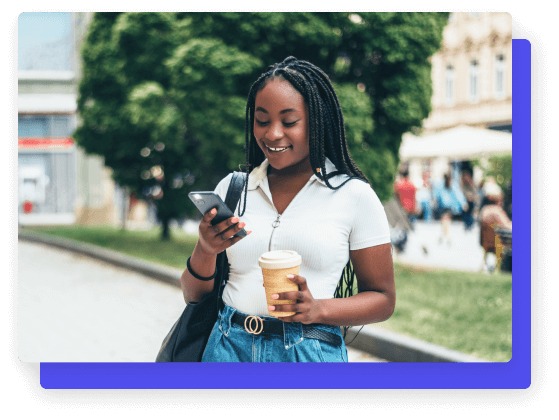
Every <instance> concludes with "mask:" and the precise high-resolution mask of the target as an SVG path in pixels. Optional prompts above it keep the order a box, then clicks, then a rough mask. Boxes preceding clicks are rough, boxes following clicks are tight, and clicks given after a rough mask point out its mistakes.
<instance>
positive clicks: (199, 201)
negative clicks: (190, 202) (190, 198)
mask: <svg viewBox="0 0 559 420" xmlns="http://www.w3.org/2000/svg"><path fill="white" fill-rule="evenodd" d="M196 204H200V205H202V204H204V200H196Z"/></svg>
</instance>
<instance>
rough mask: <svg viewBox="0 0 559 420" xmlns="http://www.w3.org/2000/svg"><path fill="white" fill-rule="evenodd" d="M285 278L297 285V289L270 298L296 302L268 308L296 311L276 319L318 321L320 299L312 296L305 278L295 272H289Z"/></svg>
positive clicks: (302, 321) (320, 308)
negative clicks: (293, 313)
mask: <svg viewBox="0 0 559 420" xmlns="http://www.w3.org/2000/svg"><path fill="white" fill-rule="evenodd" d="M291 277H293V278H291ZM287 278H288V279H290V280H291V281H292V282H293V283H296V284H298V285H299V291H297V292H283V293H278V294H275V295H272V296H271V298H272V299H273V300H291V301H295V302H296V303H293V304H291V305H274V306H268V310H270V311H276V312H296V313H295V315H291V316H282V317H278V319H281V320H282V321H285V322H301V323H303V324H314V323H320V319H321V311H322V305H321V301H320V300H317V299H315V298H313V296H312V294H311V291H310V290H309V287H308V286H307V280H306V279H305V278H304V277H302V276H298V275H296V274H290V275H288V276H287Z"/></svg>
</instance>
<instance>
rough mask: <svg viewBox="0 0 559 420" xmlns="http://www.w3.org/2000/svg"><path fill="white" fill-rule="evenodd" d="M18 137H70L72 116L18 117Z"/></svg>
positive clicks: (72, 125)
mask: <svg viewBox="0 0 559 420" xmlns="http://www.w3.org/2000/svg"><path fill="white" fill-rule="evenodd" d="M17 123H18V124H17V125H18V127H17V135H18V137H31V138H42V137H71V135H72V132H73V131H74V128H75V127H74V116H72V115H19V116H18V118H17Z"/></svg>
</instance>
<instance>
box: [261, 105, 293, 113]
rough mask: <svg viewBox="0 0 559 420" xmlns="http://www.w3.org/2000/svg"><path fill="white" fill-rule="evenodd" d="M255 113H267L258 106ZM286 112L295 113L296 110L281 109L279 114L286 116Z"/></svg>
mask: <svg viewBox="0 0 559 420" xmlns="http://www.w3.org/2000/svg"><path fill="white" fill-rule="evenodd" d="M255 111H260V112H264V113H265V114H267V113H268V111H266V110H265V109H264V108H262V107H260V106H259V107H258V108H256V110H255ZM288 112H297V110H296V109H293V108H288V109H283V110H281V111H280V114H286V113H288Z"/></svg>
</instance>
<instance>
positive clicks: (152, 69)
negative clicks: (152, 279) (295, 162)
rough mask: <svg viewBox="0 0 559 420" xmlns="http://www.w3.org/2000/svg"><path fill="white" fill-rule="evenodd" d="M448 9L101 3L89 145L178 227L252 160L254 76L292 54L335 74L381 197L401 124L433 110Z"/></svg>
mask: <svg viewBox="0 0 559 420" xmlns="http://www.w3.org/2000/svg"><path fill="white" fill-rule="evenodd" d="M446 19H447V14H445V13H360V14H359V16H358V15H356V14H349V13H96V14H95V15H94V18H93V20H92V22H91V25H90V28H89V33H88V36H87V39H86V40H85V42H84V44H83V46H82V57H83V79H82V81H81V83H80V88H79V99H78V111H79V113H80V116H81V119H82V123H81V125H80V127H79V128H78V129H77V130H76V132H75V138H76V141H77V142H78V144H80V145H81V146H83V147H84V149H85V150H86V151H87V152H89V153H95V154H99V155H102V156H104V157H105V164H106V165H107V166H109V167H111V168H112V169H113V173H114V178H115V180H116V181H117V182H118V183H119V184H120V185H125V186H129V187H131V188H132V189H134V190H135V191H136V193H137V194H138V195H139V196H142V197H144V198H147V199H148V200H153V202H154V203H155V204H156V206H157V214H158V217H159V219H160V220H161V221H162V224H163V231H162V237H163V238H164V239H168V238H169V230H168V223H169V220H171V219H172V218H179V217H181V216H183V215H190V216H193V215H194V214H196V212H197V211H196V209H195V208H194V206H193V205H192V204H191V203H190V202H189V200H188V199H187V195H188V192H190V191H191V190H193V189H195V190H206V189H213V188H214V187H215V185H216V183H217V182H218V181H219V180H220V179H221V178H223V176H225V175H226V174H227V173H228V172H230V171H231V170H234V169H238V167H239V165H240V164H241V165H242V164H243V163H244V152H243V145H244V141H245V140H244V137H245V134H244V131H245V124H244V115H245V105H246V95H247V93H248V91H249V89H250V86H251V84H252V83H253V82H254V80H256V78H257V77H258V76H259V75H260V74H261V73H262V72H263V71H264V70H265V68H266V67H267V66H268V65H271V64H273V63H276V62H279V61H282V60H283V59H284V58H285V57H287V56H289V55H294V56H295V57H297V58H299V59H305V60H308V61H311V62H313V63H315V64H316V65H318V66H319V67H321V68H322V69H324V70H325V71H326V72H327V73H328V74H329V75H330V77H331V79H332V80H333V82H334V83H335V85H336V90H337V92H338V94H339V98H340V103H341V106H342V109H343V111H344V116H345V118H346V133H347V137H348V144H349V147H350V152H351V154H352V156H353V158H354V159H355V161H356V163H357V164H358V165H359V167H360V168H361V169H362V170H363V171H364V172H365V174H366V175H367V177H368V178H369V179H370V180H371V182H372V184H373V187H374V188H375V190H376V191H377V194H378V195H379V197H380V198H381V200H387V199H388V198H389V197H390V195H391V193H392V182H393V176H394V173H395V171H396V167H397V164H398V149H399V146H400V142H401V137H402V134H403V133H405V132H406V131H410V130H412V129H414V128H415V127H420V126H421V121H422V120H423V119H424V118H426V117H427V115H428V113H429V111H430V100H431V93H432V91H431V79H430V77H431V72H430V70H431V66H430V63H429V57H430V56H431V55H432V54H433V53H434V52H435V51H436V50H437V49H438V48H439V45H440V42H441V39H442V30H443V28H444V25H445V23H446Z"/></svg>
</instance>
